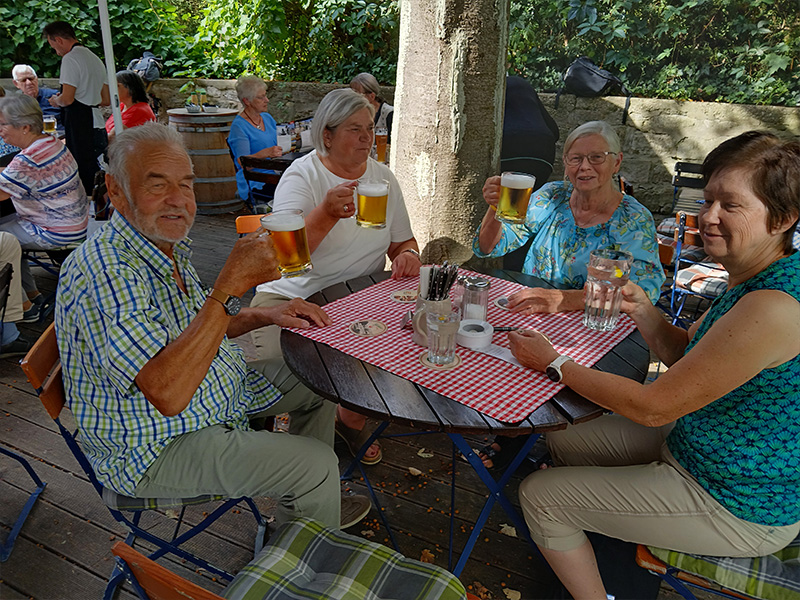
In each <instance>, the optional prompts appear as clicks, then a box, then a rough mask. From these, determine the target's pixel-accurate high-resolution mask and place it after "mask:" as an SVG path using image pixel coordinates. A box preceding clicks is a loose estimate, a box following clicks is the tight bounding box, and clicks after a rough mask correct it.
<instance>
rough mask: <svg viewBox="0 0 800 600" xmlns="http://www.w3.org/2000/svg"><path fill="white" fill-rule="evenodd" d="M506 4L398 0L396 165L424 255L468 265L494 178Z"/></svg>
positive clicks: (500, 115)
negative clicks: (488, 184) (487, 188)
mask: <svg viewBox="0 0 800 600" xmlns="http://www.w3.org/2000/svg"><path fill="white" fill-rule="evenodd" d="M507 46H508V0H470V1H467V0H401V18H400V53H399V59H398V69H397V88H396V91H395V117H394V124H393V131H392V152H391V157H390V159H391V164H392V169H393V171H394V172H395V174H396V175H397V178H398V180H399V181H400V185H401V186H402V189H403V194H404V196H405V201H406V206H407V207H408V211H409V215H410V217H411V224H412V227H413V229H414V234H415V236H416V238H417V241H418V242H419V245H420V247H421V248H423V261H424V262H433V263H441V262H443V261H444V260H450V261H451V262H456V263H459V264H461V263H463V262H465V261H467V260H469V259H470V258H471V257H472V238H473V235H474V233H475V230H476V228H477V226H478V224H479V223H480V220H481V218H482V216H483V214H484V213H485V212H486V203H485V202H484V201H483V196H482V194H481V188H482V187H483V183H484V181H485V180H486V177H488V176H489V175H494V174H497V169H498V167H499V161H500V142H501V137H502V131H503V130H502V125H503V104H504V93H505V67H506V52H507Z"/></svg>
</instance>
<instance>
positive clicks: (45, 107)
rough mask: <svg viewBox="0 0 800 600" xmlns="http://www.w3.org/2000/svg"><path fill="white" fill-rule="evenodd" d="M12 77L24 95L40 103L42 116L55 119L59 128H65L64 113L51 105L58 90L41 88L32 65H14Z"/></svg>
mask: <svg viewBox="0 0 800 600" xmlns="http://www.w3.org/2000/svg"><path fill="white" fill-rule="evenodd" d="M11 77H13V78H14V85H15V86H17V89H19V91H21V92H22V93H23V94H27V95H28V96H30V97H31V98H33V99H34V100H36V101H37V102H38V103H39V106H40V107H41V109H42V114H43V115H44V116H45V117H55V118H56V124H57V126H58V127H63V126H64V123H63V122H62V120H61V119H62V118H63V112H62V110H61V108H60V107H58V106H51V105H50V98H51V97H52V96H55V95H56V94H58V90H54V89H53V88H44V87H39V78H38V77H37V76H36V71H35V70H34V69H33V67H32V66H30V65H14V68H13V69H11Z"/></svg>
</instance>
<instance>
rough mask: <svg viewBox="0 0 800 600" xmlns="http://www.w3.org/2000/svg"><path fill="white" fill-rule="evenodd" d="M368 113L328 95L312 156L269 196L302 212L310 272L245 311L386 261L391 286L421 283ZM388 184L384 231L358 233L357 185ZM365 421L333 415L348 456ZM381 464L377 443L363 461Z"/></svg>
mask: <svg viewBox="0 0 800 600" xmlns="http://www.w3.org/2000/svg"><path fill="white" fill-rule="evenodd" d="M373 114H374V113H373V109H372V105H371V104H370V103H369V102H368V101H367V99H366V98H364V96H362V95H361V94H358V93H356V92H354V91H353V90H350V89H339V90H334V91H332V92H330V93H329V94H327V95H326V96H325V97H324V98H323V99H322V102H320V104H319V108H318V109H317V112H316V114H315V116H314V122H313V124H312V126H311V137H312V139H313V142H314V147H315V148H316V150H314V151H312V152H311V153H309V154H308V155H307V156H304V157H303V158H301V159H299V160H296V161H294V163H292V166H291V167H289V168H288V169H287V170H286V172H285V173H284V174H283V177H281V181H280V183H279V184H278V188H277V189H276V190H275V205H274V209H275V210H280V209H302V210H303V211H304V214H305V223H306V234H307V236H308V247H309V250H310V252H311V262H312V263H313V265H314V268H313V269H312V270H311V271H310V272H309V273H306V274H305V275H301V276H298V277H292V278H289V279H287V278H284V279H280V280H277V281H271V282H269V283H265V284H263V285H260V286H258V292H257V293H256V295H255V297H254V298H253V302H252V303H251V306H273V305H275V304H278V303H280V302H285V299H286V298H294V297H300V298H307V297H308V296H310V295H311V294H314V293H315V292H318V291H319V290H321V289H323V288H325V287H327V286H329V285H332V284H334V283H338V282H341V281H346V280H348V279H352V278H354V277H360V276H362V275H368V274H370V273H375V272H377V271H381V270H383V267H384V264H385V260H386V257H387V256H388V257H389V260H391V261H392V278H394V279H397V278H401V277H413V276H418V275H419V268H420V266H421V263H420V259H419V249H418V247H417V241H416V240H415V239H414V234H413V232H412V231H411V223H410V221H409V218H408V213H407V211H406V206H405V203H404V201H403V193H402V191H401V189H400V185H399V184H398V182H397V179H395V177H394V175H393V174H392V172H391V171H390V170H389V168H388V167H386V166H385V165H382V164H380V163H378V162H376V161H375V160H373V159H371V158H370V157H369V153H370V149H371V148H372V142H373V137H374V136H373V131H374V127H373ZM362 177H365V178H369V179H384V180H386V181H388V182H389V197H388V203H387V206H386V227H385V228H384V229H367V228H363V227H359V226H358V225H356V220H355V219H353V218H351V217H353V215H354V213H355V205H354V199H353V192H354V190H355V188H356V186H357V185H358V181H356V180H357V179H359V178H362ZM279 333H280V330H279V329H278V328H277V327H269V328H264V329H259V330H256V331H254V332H253V339H254V341H255V344H256V347H257V349H258V354H259V358H268V357H269V353H270V352H273V351H275V349H276V348H278V347H279V344H277V343H275V341H274V340H275V339H276V338H277V336H278V335H279ZM364 423H365V418H364V417H363V416H361V415H358V414H357V413H353V412H350V411H348V410H345V409H342V408H341V407H340V408H339V411H338V419H337V423H336V431H337V433H338V435H339V436H340V437H342V438H343V439H344V440H345V441H346V443H347V445H348V448H349V449H350V451H351V452H353V453H354V454H355V453H356V452H357V451H358V449H359V448H360V447H361V445H362V444H363V443H364V442H365V441H366V438H367V437H368V433H367V432H366V431H365V430H364ZM380 459H381V449H380V446H379V445H378V444H377V443H375V444H373V445H372V446H370V448H369V450H368V451H367V453H366V454H365V456H364V457H363V459H362V462H364V463H365V464H375V463H377V462H378V461H379V460H380Z"/></svg>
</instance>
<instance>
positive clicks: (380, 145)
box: [375, 127, 389, 163]
mask: <svg viewBox="0 0 800 600" xmlns="http://www.w3.org/2000/svg"><path fill="white" fill-rule="evenodd" d="M388 139H389V132H388V131H387V130H386V129H384V128H383V127H381V128H378V129H376V130H375V153H376V154H377V158H376V159H375V160H377V161H378V162H379V163H385V162H386V142H387V140H388Z"/></svg>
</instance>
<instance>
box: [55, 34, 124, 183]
mask: <svg viewBox="0 0 800 600" xmlns="http://www.w3.org/2000/svg"><path fill="white" fill-rule="evenodd" d="M42 35H43V36H44V37H45V39H47V43H48V44H50V46H51V47H52V48H53V50H55V51H56V54H58V55H59V56H60V57H61V74H60V77H59V81H60V82H61V93H60V94H57V95H55V96H52V97H51V98H50V104H51V105H53V106H58V107H61V108H63V110H64V132H65V141H66V144H67V148H68V149H69V151H70V152H71V153H72V155H73V156H74V157H75V160H76V161H77V163H78V173H79V174H80V178H81V182H82V183H83V187H84V188H85V189H86V194H87V195H88V196H90V197H91V195H92V189H93V187H94V175H95V173H96V172H97V171H99V170H100V167H99V166H98V164H97V157H98V156H99V155H100V154H101V153H102V152H103V151H104V150H105V149H106V146H108V137H107V136H106V131H105V123H104V121H103V115H102V113H101V112H100V108H99V107H100V106H108V105H109V104H110V103H111V102H110V99H109V93H108V83H107V82H106V69H105V67H104V66H103V63H102V61H101V60H100V59H99V58H98V57H97V55H95V54H94V52H92V51H91V50H89V49H88V48H86V47H85V46H82V45H81V44H80V43H79V42H78V39H77V38H76V37H75V30H74V29H73V28H72V25H70V24H69V23H65V22H64V21H55V22H53V23H50V24H49V25H47V26H46V27H45V28H44V31H43V33H42Z"/></svg>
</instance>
